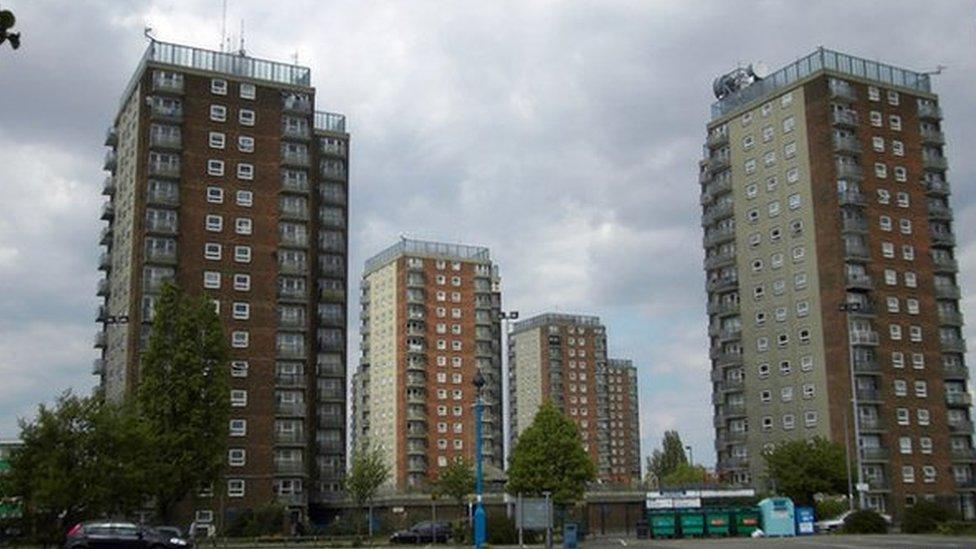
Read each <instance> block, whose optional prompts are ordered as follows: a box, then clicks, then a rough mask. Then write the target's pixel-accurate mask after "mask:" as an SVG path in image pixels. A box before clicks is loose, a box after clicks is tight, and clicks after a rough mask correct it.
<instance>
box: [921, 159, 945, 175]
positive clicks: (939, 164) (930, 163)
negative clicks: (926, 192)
mask: <svg viewBox="0 0 976 549" xmlns="http://www.w3.org/2000/svg"><path fill="white" fill-rule="evenodd" d="M922 168H923V169H926V170H936V171H944V170H947V169H949V161H948V160H946V158H945V157H944V156H933V155H929V156H923V157H922Z"/></svg>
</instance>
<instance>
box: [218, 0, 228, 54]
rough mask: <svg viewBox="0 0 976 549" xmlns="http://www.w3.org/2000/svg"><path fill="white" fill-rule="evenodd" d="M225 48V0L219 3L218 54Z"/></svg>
mask: <svg viewBox="0 0 976 549" xmlns="http://www.w3.org/2000/svg"><path fill="white" fill-rule="evenodd" d="M226 47H227V0H223V1H222V2H221V13H220V53H224V51H225V48H226Z"/></svg>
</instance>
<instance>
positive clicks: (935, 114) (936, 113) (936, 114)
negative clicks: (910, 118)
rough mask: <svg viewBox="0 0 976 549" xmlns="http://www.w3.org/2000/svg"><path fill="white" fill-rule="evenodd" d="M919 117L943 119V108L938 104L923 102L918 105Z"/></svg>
mask: <svg viewBox="0 0 976 549" xmlns="http://www.w3.org/2000/svg"><path fill="white" fill-rule="evenodd" d="M918 117H919V118H921V119H925V120H942V109H941V108H940V107H939V106H938V105H933V104H930V103H921V104H919V106H918Z"/></svg>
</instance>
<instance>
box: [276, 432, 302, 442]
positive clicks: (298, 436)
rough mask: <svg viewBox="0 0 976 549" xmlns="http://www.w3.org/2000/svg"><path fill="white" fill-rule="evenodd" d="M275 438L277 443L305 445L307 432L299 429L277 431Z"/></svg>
mask: <svg viewBox="0 0 976 549" xmlns="http://www.w3.org/2000/svg"><path fill="white" fill-rule="evenodd" d="M274 440H275V443H277V444H295V445H304V444H305V433H302V432H298V431H278V432H276V433H275V437H274Z"/></svg>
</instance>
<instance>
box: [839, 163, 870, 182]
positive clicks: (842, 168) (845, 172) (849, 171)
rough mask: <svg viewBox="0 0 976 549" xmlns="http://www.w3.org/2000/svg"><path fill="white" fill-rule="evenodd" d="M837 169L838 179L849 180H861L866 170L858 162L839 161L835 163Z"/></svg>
mask: <svg viewBox="0 0 976 549" xmlns="http://www.w3.org/2000/svg"><path fill="white" fill-rule="evenodd" d="M835 167H836V169H837V179H846V180H848V181H861V180H862V179H864V170H863V169H861V167H860V166H858V165H857V164H853V163H850V162H838V163H837V164H835Z"/></svg>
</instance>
